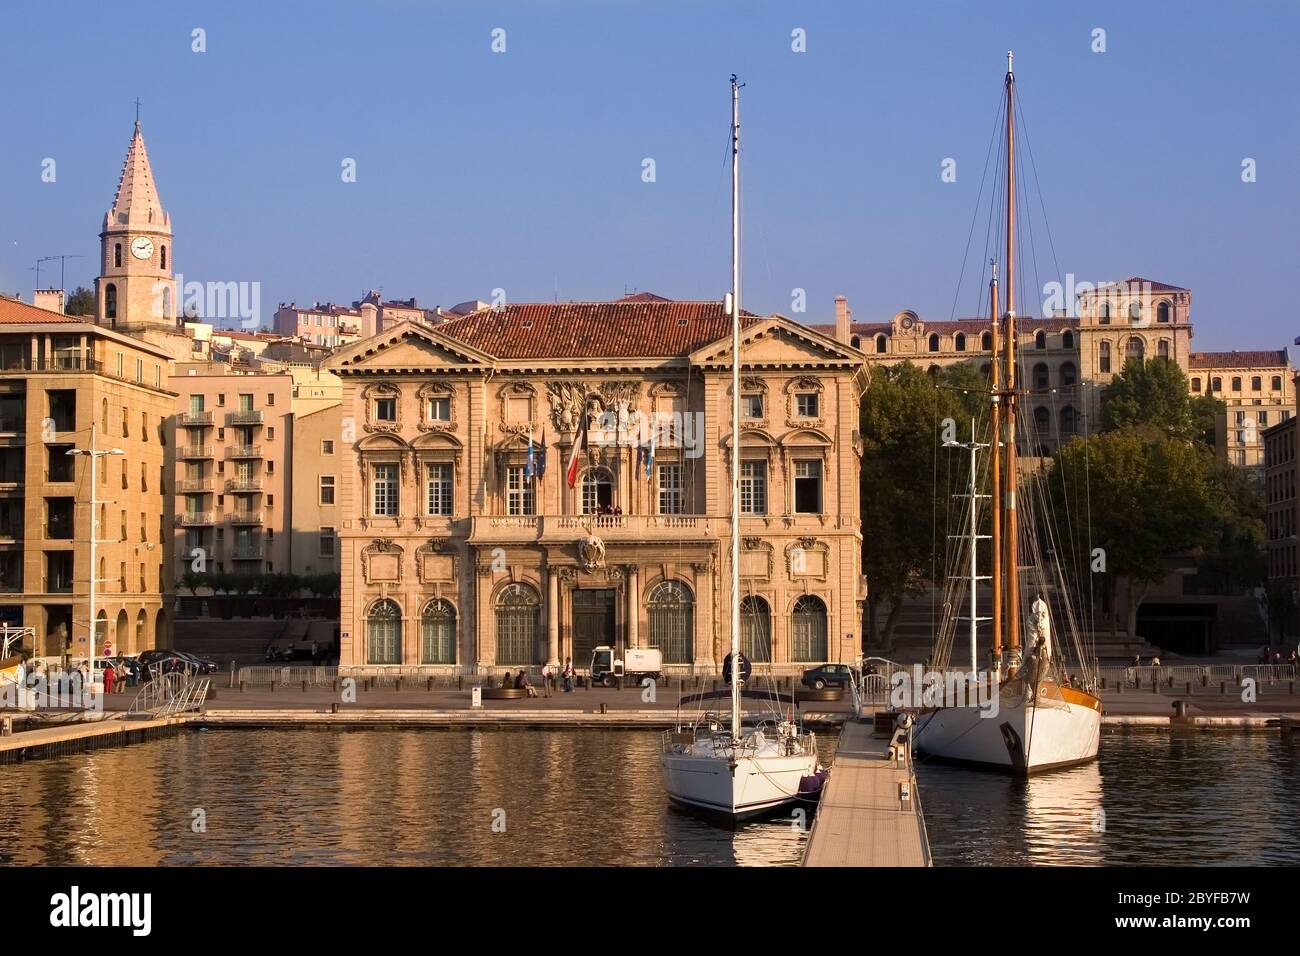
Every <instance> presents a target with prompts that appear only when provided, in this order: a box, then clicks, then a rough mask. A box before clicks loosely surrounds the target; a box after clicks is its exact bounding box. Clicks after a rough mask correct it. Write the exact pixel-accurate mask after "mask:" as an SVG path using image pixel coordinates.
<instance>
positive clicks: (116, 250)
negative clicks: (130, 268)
mask: <svg viewBox="0 0 1300 956" xmlns="http://www.w3.org/2000/svg"><path fill="white" fill-rule="evenodd" d="M113 265H114V266H115V267H116V268H118V269H120V268H122V244H121V243H120V242H115V243H113Z"/></svg>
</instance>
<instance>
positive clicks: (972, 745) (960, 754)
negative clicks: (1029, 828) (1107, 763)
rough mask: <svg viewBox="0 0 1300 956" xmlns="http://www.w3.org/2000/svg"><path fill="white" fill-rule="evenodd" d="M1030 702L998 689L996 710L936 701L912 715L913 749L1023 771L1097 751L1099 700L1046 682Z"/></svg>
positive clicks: (1077, 761) (1073, 760)
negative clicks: (991, 714)
mask: <svg viewBox="0 0 1300 956" xmlns="http://www.w3.org/2000/svg"><path fill="white" fill-rule="evenodd" d="M1040 690H1041V691H1046V692H1047V693H1045V694H1043V695H1042V696H1040V697H1035V699H1034V700H1033V701H1031V702H1026V697H1027V695H1025V694H1024V693H1023V692H1020V693H1014V694H1010V693H1005V692H1004V693H1003V695H1002V696H1001V698H1000V700H999V702H998V703H999V708H998V713H997V716H995V717H984V716H981V711H980V710H979V708H976V707H941V708H938V709H936V710H931V711H926V712H923V713H921V714H920V715H918V717H917V719H916V731H915V736H914V740H915V742H916V749H917V750H918V751H919V752H921V753H922V754H924V755H925V756H927V757H929V758H933V759H939V760H943V761H948V762H953V763H960V764H965V765H967V766H973V767H978V768H981V769H985V770H995V771H999V772H1002V773H1009V774H1012V775H1015V776H1022V777H1027V776H1030V775H1032V774H1036V773H1043V772H1044V771H1048V770H1057V769H1060V768H1062V767H1072V766H1074V765H1076V764H1081V763H1087V762H1088V761H1090V760H1094V759H1096V757H1097V749H1098V746H1099V745H1100V741H1101V702H1100V701H1099V700H1097V698H1096V697H1093V696H1092V695H1091V694H1085V693H1083V692H1081V691H1075V690H1071V689H1069V688H1061V687H1056V686H1055V685H1051V686H1048V687H1042V688H1040Z"/></svg>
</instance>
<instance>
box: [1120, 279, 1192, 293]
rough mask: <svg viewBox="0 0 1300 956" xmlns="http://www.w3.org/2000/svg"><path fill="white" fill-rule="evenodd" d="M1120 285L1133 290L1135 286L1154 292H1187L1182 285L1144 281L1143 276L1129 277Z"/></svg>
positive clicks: (1151, 280)
mask: <svg viewBox="0 0 1300 956" xmlns="http://www.w3.org/2000/svg"><path fill="white" fill-rule="evenodd" d="M1120 285H1124V286H1128V287H1129V288H1133V287H1135V286H1137V287H1140V288H1145V289H1150V290H1151V291H1152V292H1186V291H1187V290H1186V289H1185V288H1183V287H1182V286H1180V285H1169V284H1168V283H1165V282H1156V281H1155V280H1154V279H1144V278H1142V277H1141V276H1129V277H1128V278H1127V279H1125V280H1124V281H1123V282H1121V283H1120Z"/></svg>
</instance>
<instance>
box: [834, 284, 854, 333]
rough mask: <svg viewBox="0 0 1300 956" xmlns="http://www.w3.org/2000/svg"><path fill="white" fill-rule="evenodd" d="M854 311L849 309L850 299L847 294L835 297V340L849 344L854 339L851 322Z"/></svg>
mask: <svg viewBox="0 0 1300 956" xmlns="http://www.w3.org/2000/svg"><path fill="white" fill-rule="evenodd" d="M852 320H853V313H852V312H851V311H850V310H849V300H848V297H847V296H842V295H837V296H836V297H835V341H837V342H843V343H844V344H845V345H848V344H849V341H850V340H851V339H852V337H853V336H852V330H851V322H852Z"/></svg>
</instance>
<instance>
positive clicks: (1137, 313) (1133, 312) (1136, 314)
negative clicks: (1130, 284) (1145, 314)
mask: <svg viewBox="0 0 1300 956" xmlns="http://www.w3.org/2000/svg"><path fill="white" fill-rule="evenodd" d="M1128 317H1129V318H1130V319H1132V320H1133V321H1134V322H1141V321H1142V300H1141V299H1133V300H1132V301H1131V302H1129V304H1128Z"/></svg>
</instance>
